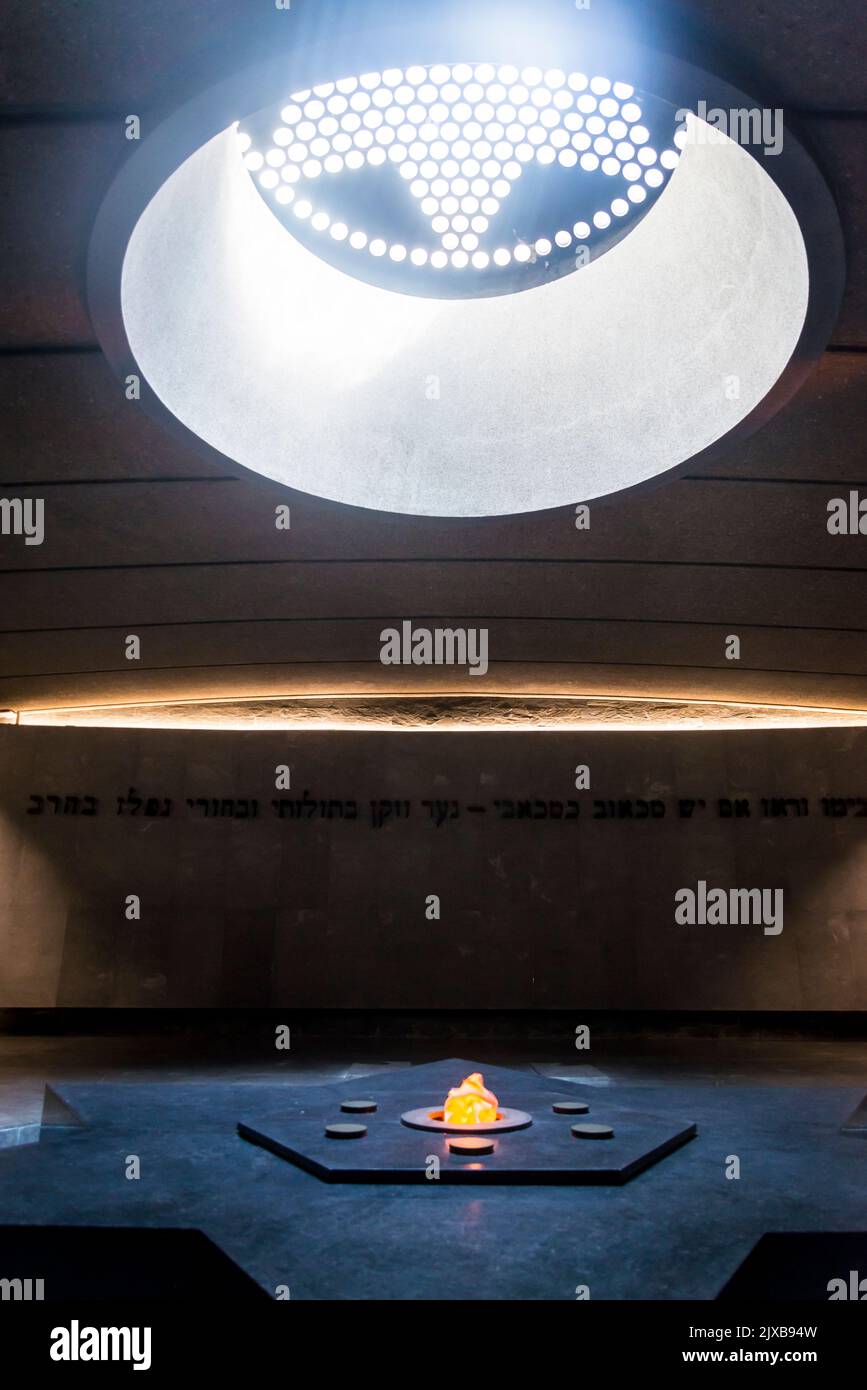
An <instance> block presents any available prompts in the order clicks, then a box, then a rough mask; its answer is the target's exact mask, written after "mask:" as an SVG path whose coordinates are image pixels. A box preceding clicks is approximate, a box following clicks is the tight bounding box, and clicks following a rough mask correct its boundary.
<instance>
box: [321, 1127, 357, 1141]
mask: <svg viewBox="0 0 867 1390" xmlns="http://www.w3.org/2000/svg"><path fill="white" fill-rule="evenodd" d="M325 1133H326V1134H327V1136H328V1138H329V1139H363V1138H364V1136H365V1134H366V1133H367V1125H326V1126H325Z"/></svg>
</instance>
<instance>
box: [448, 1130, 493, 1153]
mask: <svg viewBox="0 0 867 1390" xmlns="http://www.w3.org/2000/svg"><path fill="white" fill-rule="evenodd" d="M446 1144H447V1146H448V1150H449V1153H453V1154H472V1155H473V1156H476V1155H478V1154H492V1153H493V1152H494V1148H495V1140H493V1139H479V1138H477V1137H476V1136H475V1135H472V1134H468V1135H467V1136H466V1138H458V1137H457V1136H455V1135H450V1136H449V1138H448V1139H447V1140H446Z"/></svg>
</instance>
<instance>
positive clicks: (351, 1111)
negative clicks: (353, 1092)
mask: <svg viewBox="0 0 867 1390" xmlns="http://www.w3.org/2000/svg"><path fill="white" fill-rule="evenodd" d="M340 1109H341V1110H342V1111H344V1113H345V1114H348V1115H370V1114H372V1112H373V1111H374V1110H375V1109H376V1101H375V1100H342V1101H341V1102H340Z"/></svg>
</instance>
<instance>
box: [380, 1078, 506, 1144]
mask: <svg viewBox="0 0 867 1390" xmlns="http://www.w3.org/2000/svg"><path fill="white" fill-rule="evenodd" d="M400 1122H401V1124H403V1125H407V1126H408V1128H409V1129H432V1130H444V1131H445V1132H446V1133H448V1134H496V1133H498V1132H499V1133H508V1132H509V1130H515V1129H526V1128H527V1127H528V1126H529V1125H531V1124H532V1123H533V1119H532V1116H530V1115H528V1114H527V1112H526V1110H508V1109H506V1108H505V1107H503V1108H502V1109H501V1108H500V1103H499V1101H498V1100H497V1097H496V1096H495V1095H494V1093H493V1091H489V1090H488V1089H487V1087H486V1086H485V1078H484V1077H483V1076H482V1073H481V1072H479V1071H474V1072H471V1073H470V1075H469V1076H465V1077H464V1079H463V1081H462V1082H461V1084H460V1086H452V1088H451V1090H450V1091H449V1093H448V1095H447V1096H446V1098H445V1101H444V1103H443V1107H442V1109H441V1110H427V1109H425V1108H422V1109H419V1110H406V1111H405V1112H404V1113H403V1114H402V1115H401V1117H400Z"/></svg>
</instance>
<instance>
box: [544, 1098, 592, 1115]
mask: <svg viewBox="0 0 867 1390" xmlns="http://www.w3.org/2000/svg"><path fill="white" fill-rule="evenodd" d="M551 1109H552V1110H553V1111H554V1114H555V1115H586V1114H587V1113H588V1112H589V1110H590V1106H589V1105H588V1104H587V1103H586V1101H583V1100H558V1101H555V1102H554V1104H553V1105H552V1106H551Z"/></svg>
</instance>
